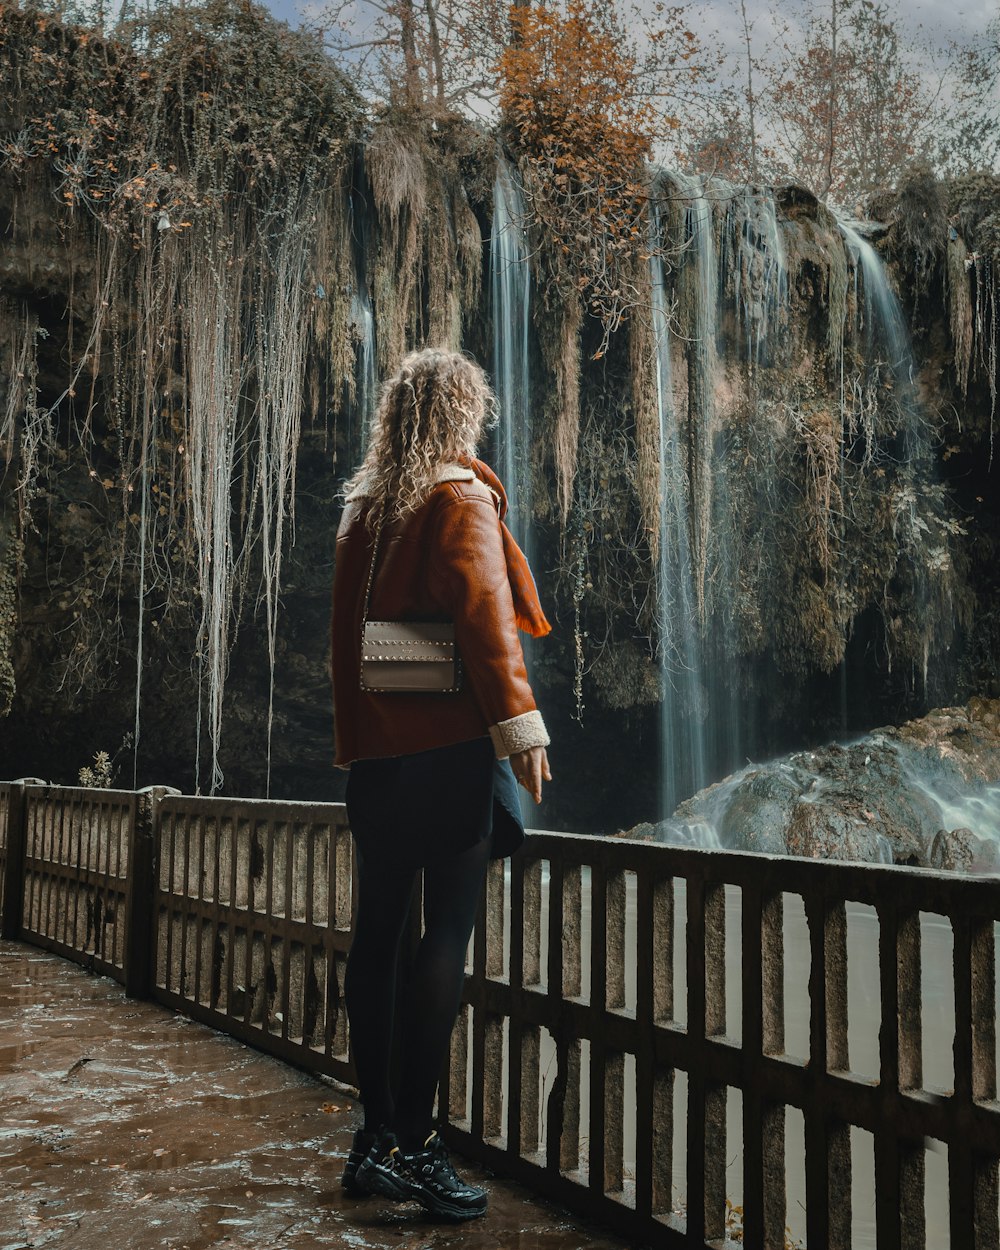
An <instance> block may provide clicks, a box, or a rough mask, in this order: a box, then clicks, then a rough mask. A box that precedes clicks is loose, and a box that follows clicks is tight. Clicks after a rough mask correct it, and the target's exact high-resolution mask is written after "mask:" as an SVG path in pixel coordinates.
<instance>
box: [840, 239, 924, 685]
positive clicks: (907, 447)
mask: <svg viewBox="0 0 1000 1250" xmlns="http://www.w3.org/2000/svg"><path fill="white" fill-rule="evenodd" d="M838 225H839V227H840V230H841V233H842V234H843V236H844V239H845V241H846V243H847V248H848V254H849V256H850V257H851V259H852V260H853V262H854V294H855V304H856V307H857V310H858V329H859V332H860V333H862V334H863V336H864V342H865V349H866V354H867V358H868V362H869V366H870V367H871V368H873V369H874V370H876V371H878V370H879V369H880V367H881V366H882V365H886V366H888V369H889V371H890V375H891V376H890V378H889V379H888V382H889V386H890V387H891V390H892V392H893V394H894V396H895V398H896V403H897V405H898V411H899V417H900V429H901V433H902V441H901V447H902V460H903V461H904V462H905V464H906V465H907V467H908V469H909V477H910V485H909V487H908V488H907V489H905V490H902V491H898V492H897V494H896V497H895V500H894V509H895V523H896V526H897V528H898V529H901V530H908V531H909V532H910V533H923V532H925V531H926V528H927V527H926V522H925V520H924V519H923V518H922V517H921V516H920V514H919V510H918V506H917V490H918V489H919V485H920V482H921V479H923V480H925V481H926V474H927V473H928V472H929V471H930V470H929V466H930V463H931V455H930V448H929V442H928V431H927V424H926V420H925V417H924V413H923V411H922V409H921V404H920V401H919V398H918V395H917V391H916V386H915V377H916V365H915V363H914V359H913V349H912V345H911V342H910V333H909V330H908V328H907V325H906V318H905V317H904V315H903V309H902V306H901V305H900V302H899V299H898V297H897V295H896V292H895V291H894V290H893V288H892V285H891V283H890V281H889V275H888V271H887V270H886V267H885V265H884V263H883V261H882V258H881V256H880V255H879V254H878V252H877V251H876V250H875V248H874V247H873V246H872V245H871V243H870V242H869V241H868V240H867V239H866V238H865V237H864V235H863V234H862V233H861V230H859V229H858V226H857V224H852V223H851V222H846V221H841V222H838ZM859 277H860V283H861V285H860V289H859V286H858V283H859ZM886 357H887V359H886ZM916 576H917V578H918V581H919V591H918V594H917V598H918V601H919V602H918V610H919V612H920V616H921V619H922V620H923V621H924V622H925V624H924V628H923V683H924V689H925V690H926V689H927V677H928V668H929V664H930V644H931V635H932V624H931V621H930V614H929V613H928V612H927V607H928V604H929V601H930V588H929V586H928V584H927V577H926V570H922V571H921V570H918V571H917V573H916Z"/></svg>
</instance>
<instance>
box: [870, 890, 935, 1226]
mask: <svg viewBox="0 0 1000 1250" xmlns="http://www.w3.org/2000/svg"><path fill="white" fill-rule="evenodd" d="M899 921H900V916H899V912H898V910H897V908H896V906H895V903H894V902H893V901H891V900H887V901H885V902H883V903H880V905H879V908H878V928H879V949H878V959H879V985H880V990H881V1005H882V1024H881V1027H880V1030H879V1054H880V1059H879V1071H880V1092H881V1094H882V1106H883V1108H884V1109H885V1111H889V1109H890V1108H891V1107H892V1105H893V1103H894V1101H895V1095H896V1091H897V1090H898V1089H899V1077H900V1068H899V1055H900V1050H901V1048H902V1042H903V1039H902V1037H901V1035H900V1030H899V1024H900V1021H899V1006H900V1004H899V996H898V983H899V961H900V952H899V942H898V937H899V931H898V927H897V926H898V925H899ZM918 941H919V938H918ZM894 1121H895V1117H893V1116H892V1115H891V1114H889V1115H886V1114H883V1115H882V1116H881V1117H880V1123H879V1128H878V1129H877V1131H876V1133H875V1227H876V1231H877V1237H878V1245H879V1250H899V1246H900V1205H901V1202H902V1192H901V1179H902V1170H903V1163H902V1153H901V1151H900V1146H899V1139H898V1138H897V1136H896V1125H895V1122H894ZM922 1240H923V1239H922V1238H921V1243H922Z"/></svg>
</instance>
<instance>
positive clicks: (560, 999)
mask: <svg viewBox="0 0 1000 1250" xmlns="http://www.w3.org/2000/svg"><path fill="white" fill-rule="evenodd" d="M0 880H2V889H3V895H2V916H3V933H4V936H6V937H14V938H19V939H21V940H23V941H26V942H32V943H36V944H38V945H41V946H44V947H47V948H48V949H51V950H54V951H58V952H60V953H61V954H64V955H66V956H68V957H69V958H72V959H76V960H78V961H80V962H83V963H85V964H87V965H89V966H91V967H93V968H94V969H95V970H97V971H100V972H104V973H107V974H109V975H112V976H115V977H117V978H118V979H119V980H121V981H122V982H123V983H124V984H125V985H126V988H127V989H128V991H129V992H130V993H132V994H134V995H137V996H143V997H149V998H152V999H155V1000H156V1001H158V1002H161V1003H164V1004H166V1005H168V1006H170V1007H172V1008H175V1009H177V1010H179V1011H182V1012H184V1013H186V1014H188V1015H190V1016H192V1017H194V1018H196V1019H199V1020H202V1021H204V1022H205V1023H208V1024H210V1025H212V1026H213V1027H216V1028H219V1029H223V1030H225V1031H227V1032H229V1033H232V1034H234V1035H235V1036H237V1037H239V1038H242V1039H243V1040H245V1041H248V1042H250V1043H252V1044H253V1045H255V1046H259V1047H261V1048H262V1049H265V1050H268V1051H270V1052H272V1053H274V1054H276V1055H279V1056H281V1057H283V1058H285V1059H288V1060H290V1061H291V1062H294V1063H296V1064H298V1065H300V1066H303V1067H306V1068H310V1069H313V1070H316V1071H321V1072H324V1073H327V1074H329V1075H331V1076H334V1077H336V1078H339V1079H341V1080H344V1081H348V1082H351V1081H352V1079H353V1068H352V1065H351V1060H350V1053H349V1033H348V1029H347V1022H346V1016H345V1013H344V1010H343V995H342V986H343V973H344V965H345V960H346V955H347V951H348V949H349V947H350V936H351V924H352V914H353V877H352V855H351V841H350V833H349V831H348V829H347V825H346V816H345V812H344V808H343V807H342V806H341V805H339V804H322V805H321V804H315V805H314V804H300V803H276V802H258V801H249V800H239V799H203V798H191V797H185V796H180V795H175V794H168V793H165V792H163V791H156V790H153V791H148V792H144V793H140V794H138V795H136V794H132V793H129V792H123V791H109V790H78V789H58V788H55V787H47V786H42V785H34V784H28V785H22V784H10V785H0ZM931 921H933V923H932V924H931V923H930V922H931ZM998 921H1000V882H998V881H997V880H996V879H995V878H972V877H960V876H951V875H939V874H933V873H929V872H924V871H920V870H911V869H894V868H882V867H869V866H862V865H848V864H839V863H823V862H815V861H809V860H801V859H789V858H771V857H765V856H755V855H743V854H732V853H724V852H710V851H697V850H685V849H678V848H668V847H663V846H657V845H651V844H645V843H635V842H627V841H621V840H616V839H605V838H590V837H580V836H574V835H569V834H555V833H532V834H530V835H529V838H528V841H527V844H526V846H525V848H524V849H523V851H522V852H520V853H519V855H518V856H516V857H515V858H514V860H513V861H512V863H511V864H509V865H507V867H506V869H505V867H504V865H503V864H501V863H497V864H494V865H493V866H492V868H491V871H490V875H489V878H488V881H487V888H486V905H485V907H484V908H483V909H482V910H481V914H480V918H479V921H478V924H477V928H476V933H475V935H474V939H473V943H472V958H471V964H470V967H469V969H468V975H467V978H466V986H465V995H464V1002H463V1006H462V1012H461V1017H460V1020H459V1023H458V1025H457V1027H456V1029H455V1032H454V1035H453V1039H452V1054H451V1062H450V1064H449V1068H448V1071H447V1072H446V1073H445V1075H444V1080H443V1085H442V1092H441V1100H442V1104H443V1105H446V1106H447V1107H448V1109H449V1118H450V1123H451V1127H450V1129H449V1136H450V1138H451V1140H452V1141H453V1142H454V1143H455V1145H456V1147H457V1148H459V1149H460V1150H461V1151H462V1152H463V1153H465V1154H467V1155H469V1156H473V1157H476V1158H478V1159H480V1160H482V1161H483V1162H484V1163H486V1164H487V1165H489V1166H491V1167H494V1168H496V1170H497V1171H499V1172H502V1173H503V1174H505V1175H508V1176H511V1177H514V1178H516V1179H518V1180H521V1181H524V1182H525V1183H527V1184H528V1185H530V1186H531V1187H532V1188H534V1189H535V1190H537V1191H539V1192H542V1193H544V1194H546V1195H548V1196H550V1197H552V1198H554V1199H556V1200H557V1201H559V1202H561V1203H563V1204H565V1205H566V1206H567V1207H570V1208H572V1209H573V1210H576V1211H579V1212H581V1213H583V1214H587V1215H590V1216H592V1217H594V1218H596V1219H599V1220H601V1221H603V1222H604V1223H606V1224H607V1225H609V1226H610V1227H613V1228H614V1229H616V1230H617V1231H618V1232H620V1233H622V1234H623V1235H625V1236H626V1237H628V1238H629V1239H630V1240H631V1241H633V1242H634V1243H636V1244H642V1243H645V1244H652V1245H656V1246H664V1247H672V1246H678V1247H679V1246H688V1247H707V1246H717V1245H721V1244H723V1241H724V1239H725V1237H726V1236H727V1234H731V1235H734V1236H735V1235H741V1236H742V1238H743V1242H744V1244H746V1245H747V1246H750V1247H762V1248H764V1250H772V1248H781V1247H784V1246H786V1245H788V1244H796V1243H797V1242H798V1241H799V1240H800V1239H801V1238H802V1237H804V1238H805V1241H806V1243H807V1244H808V1245H809V1246H810V1247H823V1248H825V1247H831V1248H834V1247H848V1246H851V1245H852V1244H855V1245H857V1244H870V1245H871V1246H877V1247H878V1250H887V1248H896V1247H907V1248H911V1247H912V1248H917V1247H925V1246H927V1247H932V1250H937V1247H938V1246H939V1245H941V1244H944V1239H945V1238H949V1239H950V1244H951V1246H952V1247H953V1250H958V1248H961V1250H996V1247H997V1246H998V1245H1000V1227H998V1206H1000V1198H998V1159H1000V1106H998V1104H997V1101H996V1095H997V1087H996V1072H997V1030H996V1022H997V997H996V978H995V966H996V944H997V934H998V923H997V922H998ZM929 926H930V927H929ZM932 936H933V938H934V942H935V943H936V946H935V947H934V948H933V950H932V946H931V944H930V938H931V937H932ZM415 937H416V930H415V922H414V921H412V920H411V938H415ZM942 943H943V946H942ZM942 949H944V950H945V951H946V953H947V959H946V961H945V962H944V963H942V964H940V967H939V968H938V969H937V971H935V973H934V983H933V984H930V983H929V982H928V978H927V967H928V964H927V960H928V959H929V958H930V956H931V955H932V954H933V955H934V958H935V959H938V960H939V959H940V953H941V950H942ZM935 952H936V953H935ZM922 958H923V960H924V966H923V970H922ZM945 983H947V984H945ZM942 987H943V988H944V989H945V990H947V993H946V994H944V998H945V999H947V1005H948V1007H947V1010H946V1011H945V1012H944V1015H943V1016H942V1017H941V1019H943V1020H944V1025H942V1024H941V1019H938V1017H937V1016H935V1017H934V1018H933V1019H932V1018H931V1016H930V1015H929V1004H930V1000H931V993H932V991H933V994H934V996H935V1002H936V1003H937V1000H938V999H940V998H941V997H942ZM939 1007H940V1004H939V1003H938V1006H936V1007H935V1011H938V1009H939ZM866 1020H867V1021H868V1025H869V1026H870V1031H871V1037H870V1038H868V1044H867V1046H866V1044H865V1038H864V1037H863V1036H861V1035H859V1034H858V1030H859V1029H860V1030H861V1031H862V1033H863V1030H864V1027H868V1026H866V1025H865V1021H866ZM935 1021H936V1023H935ZM952 1021H953V1025H952V1023H951V1022H952ZM942 1037H944V1039H945V1040H944V1042H942ZM931 1051H934V1052H935V1053H933V1054H931ZM948 1052H950V1054H949V1053H948ZM925 1057H926V1063H925ZM932 1061H933V1062H932ZM852 1065H853V1066H852ZM925 1068H926V1070H927V1073H928V1076H927V1079H925ZM942 1072H943V1073H944V1076H942ZM932 1077H933V1079H931V1078H932ZM942 1159H943V1160H946V1163H945V1164H944V1165H942V1162H941V1161H942ZM932 1180H933V1181H934V1183H938V1182H940V1186H941V1191H942V1192H941V1194H940V1195H938V1194H937V1192H932V1186H931V1181H932ZM866 1194H867V1195H868V1196H867V1197H865V1196H864V1195H866ZM852 1195H853V1197H854V1202H853V1203H852ZM871 1204H873V1211H872V1214H871V1216H870V1217H869V1214H868V1212H867V1210H866V1208H867V1207H868V1206H869V1205H871ZM803 1208H804V1211H803ZM866 1219H867V1220H868V1222H869V1224H870V1234H869V1233H865V1232H864V1228H865V1220H866ZM789 1223H791V1225H792V1226H793V1227H792V1232H791V1234H790V1233H789V1232H788V1229H787V1226H788V1225H789ZM859 1228H861V1229H862V1233H861V1234H859V1233H858V1229H859ZM866 1237H867V1241H866V1240H865V1239H866ZM852 1239H853V1240H852Z"/></svg>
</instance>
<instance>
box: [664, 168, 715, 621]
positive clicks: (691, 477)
mask: <svg viewBox="0 0 1000 1250" xmlns="http://www.w3.org/2000/svg"><path fill="white" fill-rule="evenodd" d="M672 181H673V182H674V183H675V185H676V186H677V188H678V189H679V191H680V195H681V198H682V199H683V201H684V204H685V209H684V227H683V230H684V248H685V252H684V260H683V265H682V267H681V274H680V281H681V291H682V298H681V305H682V316H683V317H684V320H685V321H686V324H684V325H682V327H681V329H682V333H683V334H684V335H685V336H686V339H687V360H688V370H687V373H688V438H687V450H688V456H687V475H688V483H689V489H690V492H691V495H690V500H691V502H690V513H691V559H692V565H693V569H694V588H695V602H696V606H697V611H698V616H699V619H700V620H701V621H702V623H704V621H705V618H706V605H705V582H706V571H707V565H708V541H709V524H710V519H711V510H712V484H713V483H712V440H713V435H714V425H715V365H716V351H715V339H716V333H717V329H718V303H719V276H718V266H717V265H716V257H715V232H714V229H713V225H712V205H711V202H710V201H709V200H708V198H707V197H706V195H705V187H704V184H703V182H702V179H701V178H697V177H688V176H687V175H684V174H673V175H672Z"/></svg>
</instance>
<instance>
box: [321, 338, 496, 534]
mask: <svg viewBox="0 0 1000 1250" xmlns="http://www.w3.org/2000/svg"><path fill="white" fill-rule="evenodd" d="M496 415H497V401H496V398H495V396H494V394H493V392H492V391H491V390H490V386H489V383H488V382H487V381H486V374H485V373H484V372H483V370H482V369H481V368H480V367H479V365H477V364H476V363H475V362H474V361H472V360H470V359H469V358H468V357H467V356H463V355H461V353H459V352H450V351H445V350H443V349H440V348H435V347H425V348H423V349H422V350H420V351H416V352H410V354H409V355H408V356H405V357H404V358H403V362H402V364H401V365H400V366H399V369H398V370H397V371H396V373H395V374H394V375H393V376H392V377H391V378H389V380H388V381H387V382H385V383H384V384H383V386H382V391H381V394H380V395H379V401H378V406H377V407H376V409H375V415H374V417H373V418H372V428H371V436H370V440H369V443H368V450H367V452H366V453H365V458H364V460H363V461H362V462H361V466H360V468H359V469H358V471H357V472H356V473H355V474H354V476H353V477H352V478H351V479H350V480H349V481H348V482H347V483H346V485H345V487H344V493H345V495H352V494H363V495H365V496H366V497H367V498H369V499H370V500H371V501H372V502H371V507H370V509H369V512H368V523H369V525H371V526H373V527H374V526H375V525H378V524H379V523H380V522H381V521H382V520H383V519H384V520H386V521H392V520H397V519H399V520H401V519H402V518H403V517H405V516H407V515H408V514H409V513H411V512H413V511H414V510H415V509H416V508H417V507H419V505H420V504H421V503H422V502H423V500H424V499H425V498H426V496H427V494H428V492H429V491H430V490H431V488H432V487H433V485H434V483H435V480H436V475H437V471H438V469H439V468H440V466H441V465H442V464H449V463H453V462H455V461H461V460H462V459H466V458H468V457H469V456H474V455H475V454H476V445H477V443H478V442H479V437H480V435H481V434H482V432H483V430H484V429H486V428H487V427H488V426H489V425H492V424H493V423H494V421H495V420H496Z"/></svg>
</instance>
